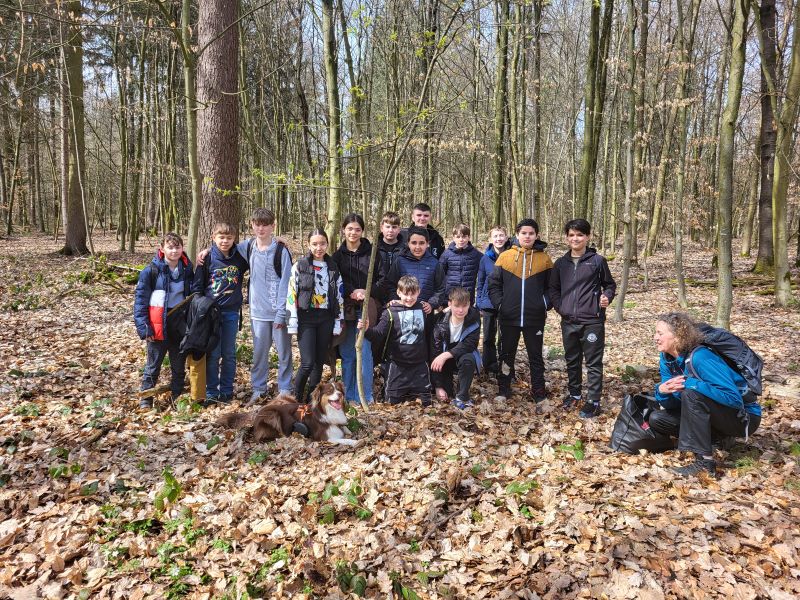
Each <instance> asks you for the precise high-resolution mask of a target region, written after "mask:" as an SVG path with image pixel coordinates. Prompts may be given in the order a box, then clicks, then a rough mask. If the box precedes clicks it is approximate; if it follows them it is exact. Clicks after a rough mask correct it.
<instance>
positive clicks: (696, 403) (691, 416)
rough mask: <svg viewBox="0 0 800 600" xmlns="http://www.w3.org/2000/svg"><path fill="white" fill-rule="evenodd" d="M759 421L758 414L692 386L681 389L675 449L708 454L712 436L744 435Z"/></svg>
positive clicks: (751, 430) (754, 428)
mask: <svg viewBox="0 0 800 600" xmlns="http://www.w3.org/2000/svg"><path fill="white" fill-rule="evenodd" d="M760 424H761V417H759V416H756V415H748V414H747V413H745V412H744V410H743V409H736V408H732V407H730V406H725V405H724V404H720V403H718V402H714V401H713V400H712V399H711V398H709V397H707V396H704V395H703V394H700V393H699V392H696V391H694V390H683V392H681V424H680V432H679V435H678V450H681V451H684V452H695V453H697V454H701V455H703V456H711V453H712V452H713V450H712V448H711V443H712V439H713V438H723V437H745V433H747V435H750V434H751V433H753V432H754V431H755V430H756V429H758V426H759V425H760ZM650 425H651V427H652V421H651V422H650Z"/></svg>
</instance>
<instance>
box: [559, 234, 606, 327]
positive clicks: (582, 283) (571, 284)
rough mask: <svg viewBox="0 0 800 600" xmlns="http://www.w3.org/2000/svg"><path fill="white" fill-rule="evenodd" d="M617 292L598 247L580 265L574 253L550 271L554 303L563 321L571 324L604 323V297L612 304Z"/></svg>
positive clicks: (589, 251) (584, 257)
mask: <svg viewBox="0 0 800 600" xmlns="http://www.w3.org/2000/svg"><path fill="white" fill-rule="evenodd" d="M616 291H617V284H616V283H615V282H614V278H613V277H612V276H611V271H610V270H609V268H608V261H606V259H605V258H604V257H603V256H601V255H599V254H598V253H597V250H595V249H594V248H586V252H585V253H584V254H583V256H581V257H580V259H579V260H578V262H577V264H576V263H575V262H574V261H573V260H572V254H571V251H567V253H566V254H565V255H564V256H562V257H561V258H559V259H558V260H557V261H556V263H555V265H554V266H553V269H552V270H551V272H550V288H549V294H550V302H551V303H552V305H553V308H555V309H556V312H557V313H558V314H560V315H561V318H562V319H564V320H566V321H569V322H570V323H576V324H580V325H589V324H592V323H603V322H604V321H605V320H606V309H605V308H600V296H601V295H604V296H606V297H608V301H609V302H611V301H612V300H613V299H614V294H615V293H616Z"/></svg>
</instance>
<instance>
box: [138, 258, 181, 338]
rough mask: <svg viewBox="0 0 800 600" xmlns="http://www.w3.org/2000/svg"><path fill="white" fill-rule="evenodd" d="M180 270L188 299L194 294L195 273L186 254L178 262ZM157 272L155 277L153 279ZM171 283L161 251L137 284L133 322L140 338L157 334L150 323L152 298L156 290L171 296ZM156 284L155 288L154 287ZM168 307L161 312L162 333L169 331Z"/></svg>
mask: <svg viewBox="0 0 800 600" xmlns="http://www.w3.org/2000/svg"><path fill="white" fill-rule="evenodd" d="M178 268H179V269H180V275H179V276H178V277H179V279H182V280H183V294H184V297H188V296H190V295H191V293H192V280H193V277H194V272H193V271H192V261H190V260H189V257H188V256H186V253H185V252H184V253H183V254H182V255H181V258H180V260H179V261H178ZM153 272H155V277H153ZM169 281H170V272H169V266H168V265H167V261H166V260H165V259H164V252H163V251H162V250H161V249H159V250H158V251H157V252H156V255H155V257H153V260H152V261H151V262H150V264H149V265H147V266H146V267H145V268H144V269H142V270H141V272H140V273H139V281H138V282H137V284H136V292H135V296H134V301H133V321H134V323H135V324H136V333H138V334H139V337H140V338H142V339H145V338H146V337H151V336H153V335H154V334H155V329H154V327H153V323H152V322H151V321H150V296H152V295H153V292H155V291H156V290H162V291H164V292H165V293H166V295H167V296H169ZM153 282H155V286H154V285H153ZM166 308H167V307H164V310H162V311H161V313H162V316H161V318H162V319H163V322H162V323H161V326H162V329H161V330H162V331H164V332H166V331H167V310H166Z"/></svg>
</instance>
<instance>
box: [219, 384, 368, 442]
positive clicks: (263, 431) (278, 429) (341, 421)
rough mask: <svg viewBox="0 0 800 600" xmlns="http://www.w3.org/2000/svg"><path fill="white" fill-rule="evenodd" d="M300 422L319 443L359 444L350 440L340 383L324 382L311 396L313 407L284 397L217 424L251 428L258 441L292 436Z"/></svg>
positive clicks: (227, 417) (287, 396) (230, 416)
mask: <svg viewBox="0 0 800 600" xmlns="http://www.w3.org/2000/svg"><path fill="white" fill-rule="evenodd" d="M296 423H302V424H303V425H305V427H306V429H307V430H308V432H309V435H308V437H310V438H311V439H312V440H315V441H317V442H333V443H334V444H343V445H347V446H355V445H356V444H357V443H358V441H357V440H353V439H350V438H348V437H346V436H347V435H348V434H349V433H350V431H349V430H348V429H347V427H346V426H347V415H346V414H345V413H344V387H343V386H342V383H341V382H340V381H337V382H336V383H331V382H325V383H320V384H319V385H318V386H317V387H316V388H315V389H314V391H313V392H312V393H311V404H309V405H306V404H300V403H299V402H297V401H296V400H295V398H294V397H293V396H289V395H286V394H282V395H280V396H277V397H276V398H274V399H273V400H270V401H269V402H268V403H267V404H265V405H264V406H262V407H260V408H257V409H255V410H253V411H251V412H238V413H237V412H234V413H228V414H226V415H222V417H220V418H219V419H218V420H217V424H219V425H222V426H224V427H229V428H231V429H244V428H250V429H251V430H252V435H253V441H256V442H265V441H272V440H274V439H277V438H279V437H285V436H289V435H292V432H293V431H295V424H296Z"/></svg>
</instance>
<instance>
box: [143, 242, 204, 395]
mask: <svg viewBox="0 0 800 600" xmlns="http://www.w3.org/2000/svg"><path fill="white" fill-rule="evenodd" d="M192 280H193V272H192V262H191V261H190V260H189V257H188V256H186V253H185V252H184V251H183V240H182V239H181V237H180V236H179V235H178V234H177V233H172V232H170V233H167V234H166V235H165V236H164V239H163V240H162V242H161V248H159V250H158V251H157V252H156V255H155V257H154V258H153V260H152V261H151V263H150V264H149V265H148V266H146V267H145V268H144V269H142V272H141V273H139V281H138V283H137V284H136V296H135V300H134V305H133V320H134V322H135V323H136V332H137V333H138V334H139V337H140V338H141V339H143V340H147V363H146V364H145V366H144V374H143V375H142V387H141V389H142V390H149V389H152V388H154V387H156V382H157V381H158V376H159V375H160V374H161V363H163V362H164V356H165V355H166V354H167V353H169V364H170V368H171V370H172V375H171V380H170V389H171V391H172V397H173V398H177V397H178V396H179V395H180V394H181V392H182V391H183V385H184V379H185V376H186V369H185V364H186V357H185V356H183V355H182V354H181V353H180V344H181V339H182V337H183V333H182V332H181V331H180V328H179V322H178V319H167V313H168V312H169V310H170V309H172V308H175V307H176V306H178V305H179V304H180V303H181V302H183V301H184V299H186V298H187V297H188V296H190V295H191V289H192ZM139 407H140V408H152V407H153V398H152V397H147V398H142V399H141V400H140V401H139Z"/></svg>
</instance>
